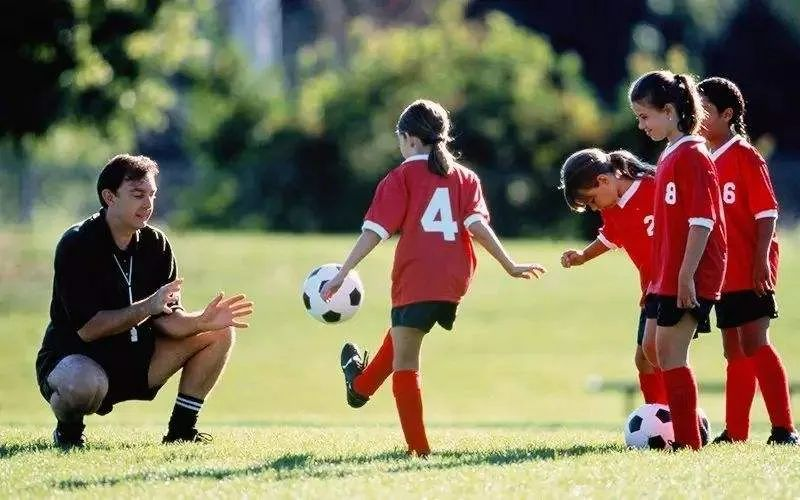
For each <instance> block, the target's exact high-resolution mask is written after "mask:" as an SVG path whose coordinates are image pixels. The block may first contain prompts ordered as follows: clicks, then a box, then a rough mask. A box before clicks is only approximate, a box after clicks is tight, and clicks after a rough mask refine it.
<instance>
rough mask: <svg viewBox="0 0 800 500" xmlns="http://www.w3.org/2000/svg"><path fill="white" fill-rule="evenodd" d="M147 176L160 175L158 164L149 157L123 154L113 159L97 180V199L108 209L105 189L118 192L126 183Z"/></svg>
mask: <svg viewBox="0 0 800 500" xmlns="http://www.w3.org/2000/svg"><path fill="white" fill-rule="evenodd" d="M147 174H153V176H156V175H158V163H156V162H155V161H153V160H152V159H150V158H148V157H147V156H141V155H140V156H133V155H129V154H121V155H117V156H115V157H113V158H111V159H110V160H109V161H108V163H106V166H105V167H103V171H102V172H100V177H98V178H97V197H98V198H99V199H100V204H101V205H102V206H103V208H107V207H108V205H107V204H106V202H105V200H103V190H104V189H108V190H110V191H113V192H116V191H117V189H119V187H120V186H121V185H122V183H123V182H124V181H138V180H139V179H143V178H144V177H145V176H146V175H147Z"/></svg>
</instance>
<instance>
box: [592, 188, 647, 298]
mask: <svg viewBox="0 0 800 500" xmlns="http://www.w3.org/2000/svg"><path fill="white" fill-rule="evenodd" d="M655 189H656V181H655V179H653V178H652V177H644V178H642V179H639V180H636V181H633V184H631V186H630V187H629V188H628V190H627V191H625V193H623V195H622V196H620V198H619V200H618V201H617V203H616V204H615V205H612V206H610V207H608V208H606V209H603V210H601V211H600V216H601V217H602V218H603V227H601V228H600V231H599V232H598V234H597V239H598V240H600V241H601V242H602V243H603V244H604V245H605V246H607V247H608V248H611V249H614V248H624V249H625V252H627V254H628V257H630V259H631V261H632V262H633V265H634V266H636V269H638V270H639V283H640V285H641V287H642V299H644V295H645V294H646V293H647V286H648V285H649V284H650V281H651V280H652V279H653V272H652V269H653V229H654V225H653V195H654V193H655Z"/></svg>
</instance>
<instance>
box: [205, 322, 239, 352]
mask: <svg viewBox="0 0 800 500" xmlns="http://www.w3.org/2000/svg"><path fill="white" fill-rule="evenodd" d="M209 334H210V335H212V336H213V338H214V340H213V341H212V343H213V344H214V345H215V346H216V347H217V348H218V349H221V350H224V351H226V352H227V351H230V350H231V349H233V345H234V344H235V343H236V329H235V328H234V327H232V326H229V327H227V328H223V329H221V330H215V331H213V332H209Z"/></svg>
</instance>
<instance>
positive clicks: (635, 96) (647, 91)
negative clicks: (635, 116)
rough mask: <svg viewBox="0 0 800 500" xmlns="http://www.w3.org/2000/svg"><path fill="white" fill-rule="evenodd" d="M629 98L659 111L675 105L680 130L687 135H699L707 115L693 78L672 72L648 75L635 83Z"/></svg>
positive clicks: (657, 72)
mask: <svg viewBox="0 0 800 500" xmlns="http://www.w3.org/2000/svg"><path fill="white" fill-rule="evenodd" d="M628 99H629V100H630V102H632V103H634V102H635V103H644V104H647V105H649V106H650V107H653V108H656V109H659V110H662V109H664V107H665V106H666V105H667V104H672V105H673V106H675V111H676V112H677V114H678V129H679V130H680V131H681V132H683V133H684V134H694V133H696V132H697V130H698V129H699V128H700V124H701V123H702V121H703V117H704V116H705V111H703V101H702V100H701V98H700V94H699V93H698V92H697V86H696V85H695V83H694V78H693V77H692V75H687V74H679V75H676V74H674V73H672V72H671V71H651V72H650V73H645V74H644V75H642V76H640V77H639V78H638V79H636V81H635V82H633V83H632V84H631V88H630V91H629V93H628Z"/></svg>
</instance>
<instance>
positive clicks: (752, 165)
mask: <svg viewBox="0 0 800 500" xmlns="http://www.w3.org/2000/svg"><path fill="white" fill-rule="evenodd" d="M711 159H712V160H714V164H715V165H716V167H717V176H718V177H719V185H720V189H721V190H722V209H723V210H724V212H725V221H726V223H727V228H728V267H727V270H726V271H725V283H724V284H723V287H722V291H723V292H736V291H744V290H752V288H753V260H754V257H755V256H754V255H753V254H754V252H755V249H756V237H757V229H756V223H757V221H758V219H762V218H766V217H773V218H777V217H778V201H777V200H776V199H775V193H774V192H773V190H772V183H771V182H770V179H769V171H768V170H767V164H766V162H765V161H764V158H762V157H761V155H760V154H759V153H758V151H757V150H756V148H754V147H753V146H751V145H750V144H749V143H748V142H747V141H745V140H744V138H742V137H741V136H738V135H735V136H733V137H732V138H731V139H730V140H729V141H728V142H726V143H725V144H723V145H722V146H720V147H719V148H718V149H717V150H716V151H714V152H713V153H712V154H711ZM769 264H770V269H771V273H772V278H773V280H776V279H777V277H778V240H777V238H776V237H775V236H774V235H773V238H772V243H771V244H770V248H769Z"/></svg>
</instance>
